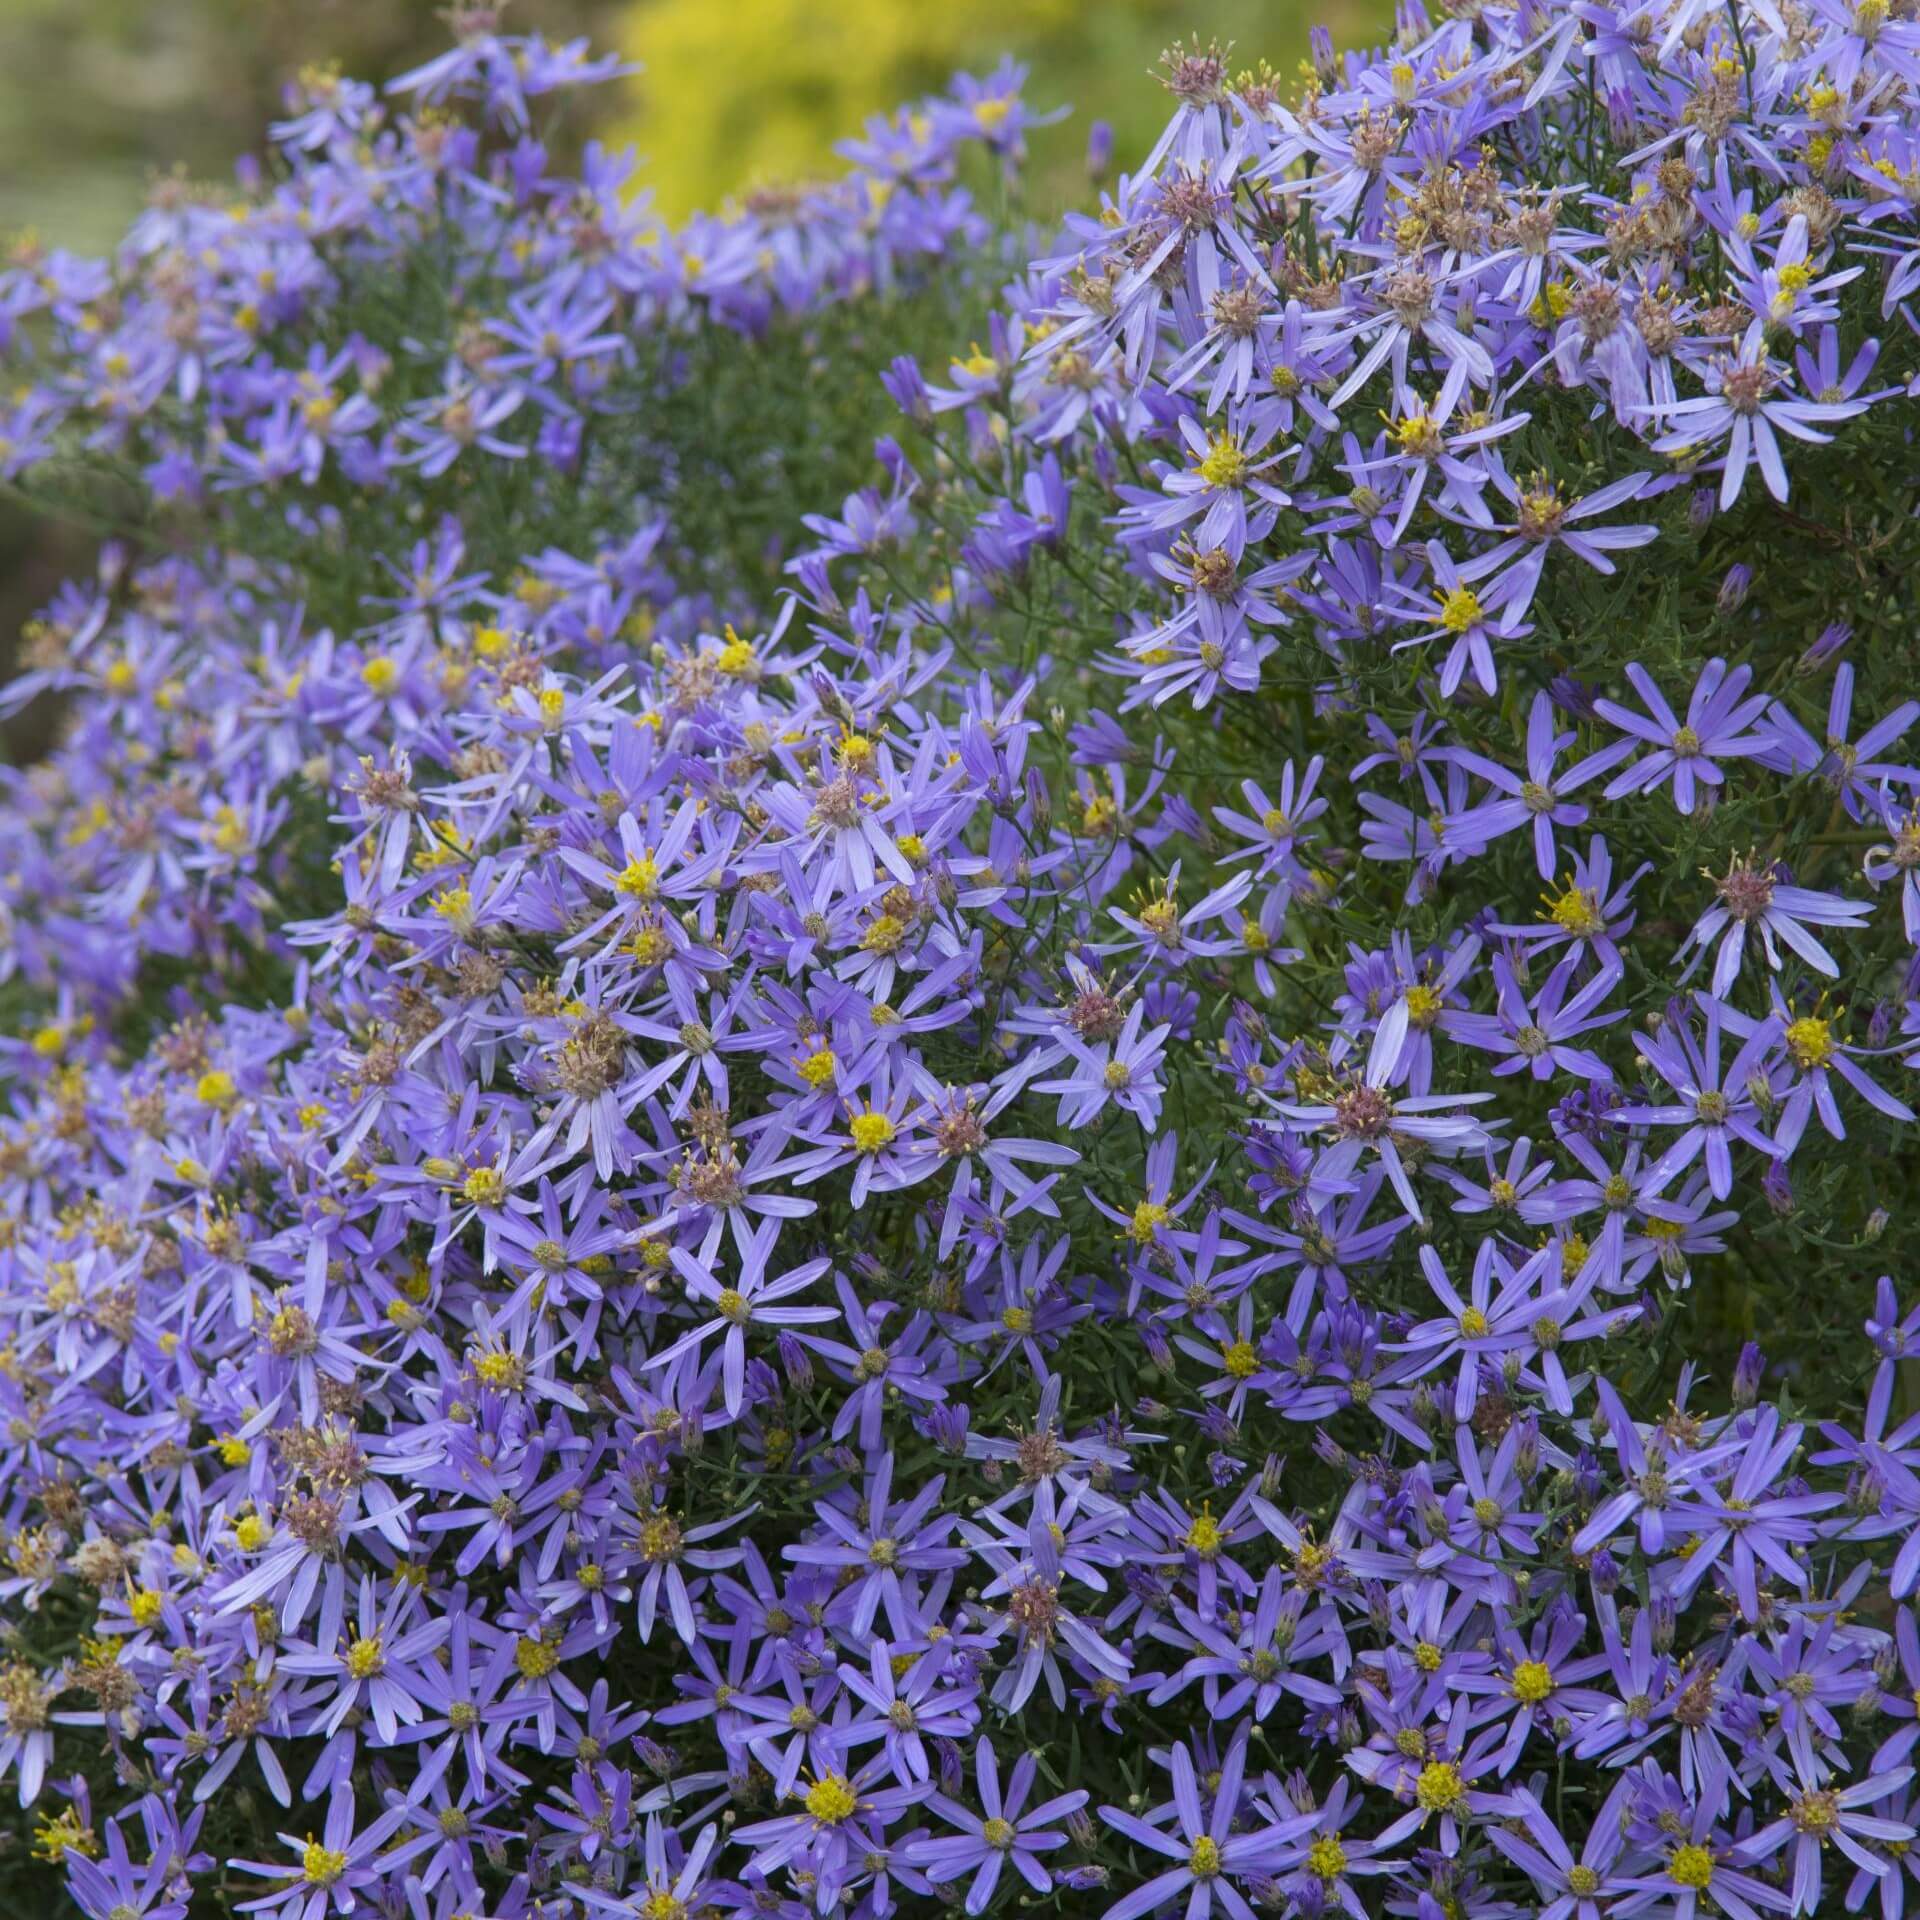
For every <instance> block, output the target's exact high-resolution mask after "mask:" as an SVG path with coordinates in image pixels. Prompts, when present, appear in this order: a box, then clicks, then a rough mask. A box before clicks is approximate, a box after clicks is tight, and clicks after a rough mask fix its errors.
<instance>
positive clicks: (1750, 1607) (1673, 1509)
mask: <svg viewBox="0 0 1920 1920" xmlns="http://www.w3.org/2000/svg"><path fill="white" fill-rule="evenodd" d="M1749 1420H1750V1425H1749V1426H1748V1429H1747V1431H1746V1432H1745V1433H1744V1434H1743V1435H1742V1436H1741V1439H1740V1444H1739V1448H1738V1451H1737V1453H1736V1454H1735V1455H1734V1456H1733V1471H1732V1474H1731V1475H1730V1476H1728V1477H1727V1484H1726V1486H1725V1488H1724V1490H1723V1489H1722V1488H1721V1487H1719V1486H1717V1485H1716V1484H1715V1483H1714V1479H1713V1478H1707V1477H1702V1478H1700V1479H1697V1480H1695V1481H1694V1482H1693V1483H1692V1485H1691V1486H1690V1487H1688V1488H1686V1489H1684V1490H1677V1491H1676V1493H1675V1495H1674V1497H1673V1498H1672V1499H1670V1500H1669V1501H1668V1512H1669V1513H1670V1514H1671V1515H1672V1517H1673V1518H1674V1519H1675V1520H1676V1521H1677V1522H1678V1523H1679V1524H1680V1525H1681V1526H1683V1527H1684V1528H1685V1529H1686V1530H1687V1532H1688V1533H1689V1534H1690V1535H1691V1536H1692V1540H1693V1544H1692V1547H1691V1549H1690V1551H1689V1552H1688V1554H1687V1557H1686V1559H1685V1560H1684V1561H1682V1562H1681V1563H1680V1564H1679V1566H1678V1568H1677V1570H1676V1571H1674V1572H1673V1573H1672V1575H1671V1576H1670V1580H1669V1584H1670V1587H1671V1591H1672V1592H1673V1594H1674V1596H1675V1598H1676V1599H1677V1600H1679V1601H1681V1602H1683V1603H1684V1602H1685V1601H1686V1599H1687V1598H1688V1597H1689V1596H1690V1595H1691V1594H1692V1593H1693V1591H1694V1589H1695V1588H1697V1587H1698V1586H1699V1584H1700V1583H1701V1581H1702V1580H1704V1579H1705V1578H1706V1577H1707V1575H1708V1574H1709V1573H1711V1572H1713V1571H1714V1570H1715V1568H1717V1567H1720V1566H1721V1564H1722V1562H1723V1561H1724V1563H1725V1567H1724V1570H1725V1572H1726V1575H1727V1577H1728V1579H1729V1581H1730V1582H1731V1583H1732V1587H1733V1592H1734V1597H1735V1599H1737V1600H1738V1601H1739V1603H1740V1612H1741V1616H1742V1618H1744V1619H1746V1620H1757V1619H1759V1618H1760V1579H1761V1574H1762V1570H1763V1569H1764V1570H1766V1571H1768V1572H1770V1573H1771V1574H1772V1575H1773V1577H1774V1578H1776V1579H1779V1580H1782V1581H1784V1582H1785V1583H1786V1584H1787V1585H1788V1586H1790V1587H1793V1588H1795V1589H1797V1590H1798V1591H1800V1592H1803V1593H1804V1592H1805V1591H1806V1590H1807V1586H1808V1574H1807V1570H1806V1567H1805V1566H1804V1565H1803V1564H1802V1556H1801V1554H1800V1553H1799V1552H1797V1551H1796V1549H1799V1548H1803V1547H1805V1546H1806V1545H1807V1544H1808V1543H1809V1542H1811V1541H1813V1540H1814V1539H1816V1538H1817V1537H1818V1533H1819V1529H1818V1528H1817V1527H1816V1526H1815V1525H1814V1524H1813V1523H1812V1519H1811V1516H1812V1515H1814V1514H1817V1513H1826V1512H1829V1511H1830V1510H1831V1509H1833V1508H1834V1507H1837V1506H1838V1505H1839V1504H1840V1502H1841V1498H1842V1496H1841V1495H1840V1494H1839V1493H1837V1492H1828V1493H1812V1492H1807V1491H1804V1490H1803V1491H1790V1490H1789V1489H1790V1487H1791V1482H1790V1479H1789V1476H1788V1472H1787V1469H1788V1467H1789V1465H1790V1463H1791V1462H1792V1460H1793V1457H1794V1455H1795V1454H1796V1453H1797V1452H1798V1451H1799V1446H1800V1434H1801V1429H1800V1428H1799V1426H1798V1425H1789V1426H1787V1427H1785V1428H1784V1429H1783V1428H1782V1427H1781V1424H1780V1415H1779V1412H1778V1410H1777V1409H1775V1408H1773V1407H1759V1408H1756V1409H1755V1410H1754V1412H1753V1413H1752V1415H1750V1416H1749ZM1716 1477H1717V1476H1716Z"/></svg>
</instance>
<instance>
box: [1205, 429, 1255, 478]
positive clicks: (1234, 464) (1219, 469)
mask: <svg viewBox="0 0 1920 1920" xmlns="http://www.w3.org/2000/svg"><path fill="white" fill-rule="evenodd" d="M1247 465H1248V462H1247V456H1246V453H1245V451H1244V450H1243V449H1242V447H1241V445H1240V443H1239V441H1237V440H1236V439H1235V438H1234V437H1233V435H1232V434H1230V433H1216V434H1215V435H1214V436H1213V439H1212V442H1211V443H1210V444H1209V446H1208V448H1207V451H1206V453H1205V454H1204V455H1202V456H1201V459H1200V461H1199V463H1198V465H1197V466H1196V468H1195V471H1196V472H1197V473H1198V474H1199V476H1200V478H1201V479H1202V480H1204V481H1205V482H1206V483H1207V485H1208V486H1210V487H1238V486H1241V485H1244V484H1245V481H1246V477H1247Z"/></svg>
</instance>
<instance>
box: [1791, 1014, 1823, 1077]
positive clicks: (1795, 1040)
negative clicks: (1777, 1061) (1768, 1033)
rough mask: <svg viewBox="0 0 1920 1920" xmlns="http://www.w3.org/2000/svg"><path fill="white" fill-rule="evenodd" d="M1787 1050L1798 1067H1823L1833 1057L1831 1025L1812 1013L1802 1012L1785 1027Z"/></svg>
mask: <svg viewBox="0 0 1920 1920" xmlns="http://www.w3.org/2000/svg"><path fill="white" fill-rule="evenodd" d="M1787 1051H1788V1052H1789V1053H1790V1054H1792V1055H1793V1060H1794V1064H1795V1065H1796V1066H1798V1067H1806V1068H1812V1067H1824V1066H1825V1065H1826V1064H1827V1062H1828V1061H1829V1060H1831V1059H1832V1058H1833V1027H1832V1025H1831V1024H1830V1023H1829V1022H1827V1021H1825V1020H1822V1019H1820V1018H1819V1017H1818V1016H1817V1015H1814V1014H1811V1013H1809V1014H1803V1015H1802V1016H1801V1017H1800V1018H1799V1019H1798V1020H1795V1021H1792V1022H1790V1023H1789V1025H1788V1027H1787Z"/></svg>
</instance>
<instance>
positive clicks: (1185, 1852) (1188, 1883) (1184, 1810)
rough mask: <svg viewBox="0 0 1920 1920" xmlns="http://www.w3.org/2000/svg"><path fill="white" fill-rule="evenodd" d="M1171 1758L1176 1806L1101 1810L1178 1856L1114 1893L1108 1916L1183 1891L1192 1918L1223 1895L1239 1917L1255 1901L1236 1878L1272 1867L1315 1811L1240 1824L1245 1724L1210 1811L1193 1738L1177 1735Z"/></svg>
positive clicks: (1151, 1845)
mask: <svg viewBox="0 0 1920 1920" xmlns="http://www.w3.org/2000/svg"><path fill="white" fill-rule="evenodd" d="M1168 1758H1169V1767H1170V1771H1171V1772H1172V1775H1173V1801H1172V1804H1171V1805H1170V1806H1166V1807H1162V1808H1160V1809H1159V1810H1158V1812H1157V1813H1156V1814H1155V1815H1154V1816H1153V1817H1152V1818H1150V1819H1146V1820H1143V1819H1141V1818H1140V1817H1139V1816H1138V1815H1136V1814H1132V1813H1128V1812H1127V1811H1126V1809H1125V1808H1123V1807H1102V1808H1101V1809H1100V1818H1101V1819H1102V1820H1104V1821H1105V1822H1106V1823H1107V1825H1108V1826H1109V1827H1111V1828H1112V1829H1113V1830H1114V1831H1115V1832H1116V1833H1120V1834H1124V1835H1125V1836H1126V1838H1127V1839H1129V1840H1131V1841H1132V1842H1133V1843H1134V1845H1135V1846H1137V1847H1141V1848H1143V1849H1144V1850H1145V1851H1146V1852H1147V1853H1148V1854H1149V1855H1151V1856H1154V1857H1155V1858H1157V1859H1161V1860H1171V1861H1173V1862H1174V1863H1175V1864H1174V1865H1172V1866H1171V1867H1168V1868H1165V1869H1164V1870H1162V1871H1161V1872H1160V1873H1157V1874H1155V1875H1154V1876H1153V1878H1151V1879H1149V1880H1146V1881H1144V1882H1142V1883H1141V1884H1140V1885H1139V1886H1137V1887H1135V1888H1134V1890H1133V1891H1132V1892H1131V1893H1129V1894H1127V1895H1125V1896H1124V1897H1123V1898H1122V1899H1120V1900H1117V1901H1115V1902H1114V1904H1113V1905H1112V1906H1110V1907H1108V1908H1107V1909H1106V1911H1105V1912H1104V1914H1103V1915H1102V1916H1101V1920H1138V1916H1139V1915H1141V1914H1146V1913H1151V1912H1152V1911H1153V1910H1154V1909H1155V1908H1156V1907H1160V1906H1164V1905H1167V1904H1169V1903H1171V1902H1173V1901H1174V1900H1176V1899H1178V1900H1181V1901H1182V1902H1184V1907H1185V1911H1186V1913H1187V1915H1188V1916H1189V1920H1205V1916H1206V1915H1208V1914H1210V1913H1212V1911H1213V1907H1214V1901H1215V1899H1216V1898H1217V1899H1218V1900H1219V1902H1220V1904H1221V1905H1222V1906H1224V1907H1225V1908H1226V1910H1227V1912H1228V1913H1229V1914H1232V1915H1234V1916H1235V1917H1236V1920H1245V1917H1246V1915H1247V1914H1248V1913H1250V1912H1251V1908H1249V1907H1248V1905H1247V1901H1246V1898H1245V1896H1244V1895H1243V1894H1242V1893H1241V1891H1240V1889H1239V1887H1238V1886H1236V1885H1235V1882H1236V1881H1238V1880H1247V1879H1249V1878H1251V1877H1252V1876H1255V1875H1258V1874H1261V1873H1263V1872H1265V1871H1266V1870H1268V1869H1270V1868H1271V1867H1273V1866H1274V1865H1275V1864H1276V1863H1277V1862H1278V1861H1279V1860H1280V1859H1281V1858H1282V1857H1283V1856H1284V1854H1285V1852H1286V1850H1287V1846H1288V1843H1289V1842H1290V1841H1292V1840H1293V1839H1294V1838H1295V1837H1296V1835H1298V1834H1301V1833H1304V1832H1306V1831H1307V1829H1308V1828H1309V1827H1311V1826H1312V1825H1313V1824H1314V1822H1313V1816H1312V1815H1310V1814H1301V1815H1296V1816H1295V1817H1294V1818H1292V1819H1288V1820H1280V1821H1276V1822H1274V1823H1273V1824H1272V1825H1270V1826H1266V1827H1258V1828H1255V1829H1254V1830H1252V1831H1251V1832H1238V1833H1236V1832H1235V1831H1234V1824H1235V1821H1236V1819H1237V1817H1238V1815H1239V1812H1240V1783H1241V1778H1242V1776H1243V1774H1244V1772H1245V1769H1246V1761H1247V1736H1246V1733H1245V1732H1244V1731H1242V1733H1241V1734H1240V1737H1239V1738H1238V1739H1237V1740H1235V1741H1234V1743H1233V1745H1232V1747H1231V1748H1229V1750H1228V1752H1227V1756H1226V1760H1225V1762H1224V1764H1223V1765H1222V1766H1221V1769H1220V1778H1219V1783H1218V1785H1217V1786H1216V1787H1215V1788H1214V1792H1213V1810H1212V1814H1211V1816H1210V1817H1209V1815H1208V1812H1207V1810H1206V1808H1205V1807H1204V1806H1203V1805H1202V1803H1201V1799H1200V1781H1199V1776H1198V1775H1197V1773H1196V1772H1195V1770H1194V1764H1193V1755H1192V1754H1191V1753H1190V1752H1189V1751H1188V1750H1187V1746H1186V1743H1185V1742H1184V1741H1176V1742H1175V1743H1174V1744H1173V1747H1172V1749H1171V1751H1170V1753H1169V1756H1168Z"/></svg>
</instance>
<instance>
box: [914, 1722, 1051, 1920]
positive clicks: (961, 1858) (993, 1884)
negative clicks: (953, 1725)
mask: <svg viewBox="0 0 1920 1920" xmlns="http://www.w3.org/2000/svg"><path fill="white" fill-rule="evenodd" d="M973 1761H974V1781H975V1784H976V1786H977V1788H978V1791H979V1797H980V1808H981V1811H980V1812H979V1813H975V1812H973V1811H972V1809H970V1808H968V1807H964V1806H962V1805H961V1804H960V1803H959V1802H958V1801H957V1800H954V1799H951V1798H949V1797H948V1796H947V1795H946V1794H944V1793H933V1794H930V1795H929V1796H928V1798H927V1801H926V1807H927V1811H928V1812H929V1813H935V1814H938V1815H939V1816H940V1818H941V1819H942V1820H944V1821H946V1822H947V1823H948V1825H949V1826H953V1827H957V1828H958V1829H959V1831H958V1832H957V1833H954V1834H938V1835H935V1836H934V1837H933V1838H931V1839H918V1840H914V1841H912V1842H911V1843H910V1844H909V1846H908V1848H907V1857H908V1859H909V1860H910V1861H911V1862H912V1864H913V1865H914V1866H916V1867H918V1868H920V1869H921V1870H922V1871H923V1872H924V1873H925V1874H926V1876H927V1878H928V1879H929V1880H931V1881H932V1882H933V1883H934V1885H935V1886H946V1885H947V1884H949V1883H950V1882H952V1881H955V1880H958V1879H960V1878H961V1877H962V1875H965V1874H969V1873H970V1874H972V1876H973V1880H972V1883H971V1884H970V1885H969V1886H968V1888H967V1897H966V1901H965V1904H964V1911H966V1912H967V1913H970V1914H979V1913H984V1912H985V1911H986V1910H987V1907H988V1904H989V1903H990V1902H991V1901H992V1899H993V1896H994V1890H995V1889H996V1888H997V1887H998V1886H999V1884H1000V1876H1001V1874H1002V1873H1003V1872H1004V1871H1005V1870H1006V1869H1007V1868H1008V1867H1009V1866H1011V1867H1012V1869H1013V1871H1014V1872H1015V1873H1017V1874H1018V1875H1019V1876H1020V1878H1021V1879H1023V1880H1024V1881H1025V1882H1026V1883H1027V1885H1028V1886H1029V1887H1031V1888H1032V1889H1033V1891H1034V1892H1035V1893H1036V1894H1039V1895H1040V1896H1042V1897H1043V1898H1044V1897H1045V1896H1046V1895H1048V1894H1050V1893H1051V1892H1052V1891H1053V1876H1052V1874H1050V1873H1049V1872H1048V1871H1047V1869H1046V1868H1045V1867H1044V1866H1043V1865H1042V1864H1041V1863H1040V1861H1039V1859H1038V1858H1037V1857H1036V1856H1037V1855H1040V1854H1043V1853H1052V1852H1054V1851H1056V1850H1057V1849H1058V1848H1060V1847H1063V1846H1065V1845H1066V1844H1067V1835H1066V1833H1065V1831H1064V1830H1062V1829H1061V1828H1059V1827H1057V1826H1055V1825H1054V1822H1056V1821H1059V1820H1065V1819H1067V1818H1068V1817H1069V1816H1070V1815H1072V1814H1075V1813H1077V1812H1078V1811H1079V1810H1080V1809H1081V1808H1082V1807H1083V1806H1085V1805H1086V1803H1087V1795H1086V1794H1085V1792H1084V1791H1078V1790H1076V1791H1073V1792H1069V1793H1058V1794H1055V1795H1054V1796H1053V1798H1052V1799H1050V1800H1043V1801H1041V1803H1040V1804H1039V1805H1038V1806H1037V1807H1028V1806H1027V1804H1026V1801H1027V1796H1028V1794H1030V1793H1031V1792H1032V1791H1033V1783H1034V1779H1035V1777H1036V1775H1037V1773H1038V1771H1039V1768H1038V1763H1037V1762H1036V1761H1035V1759H1034V1756H1033V1755H1032V1754H1031V1753H1023V1754H1021V1756H1020V1758H1019V1759H1018V1760H1016V1761H1015V1762H1014V1767H1013V1773H1012V1776H1011V1777H1010V1778H1009V1780H1008V1781H1007V1784H1006V1790H1005V1792H1004V1794H1003V1793H1002V1791H1001V1786H1000V1764H999V1761H998V1759H997V1758H996V1757H995V1754H994V1751H993V1743H992V1741H990V1740H989V1739H987V1738H986V1736H985V1735H984V1734H983V1735H982V1736H981V1738H980V1740H979V1742H978V1743H977V1744H976V1745H975V1747H974V1750H973Z"/></svg>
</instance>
